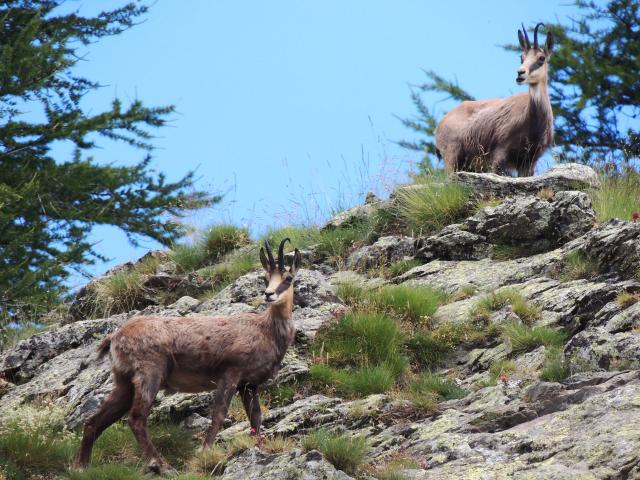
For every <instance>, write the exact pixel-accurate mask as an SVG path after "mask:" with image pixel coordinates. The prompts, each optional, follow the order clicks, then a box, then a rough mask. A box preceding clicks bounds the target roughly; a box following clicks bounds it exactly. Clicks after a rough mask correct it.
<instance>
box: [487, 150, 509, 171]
mask: <svg viewBox="0 0 640 480" xmlns="http://www.w3.org/2000/svg"><path fill="white" fill-rule="evenodd" d="M507 157H508V152H507V151H506V150H505V149H504V148H495V149H494V150H493V152H491V170H492V171H493V173H497V174H498V175H507V173H508V172H507Z"/></svg>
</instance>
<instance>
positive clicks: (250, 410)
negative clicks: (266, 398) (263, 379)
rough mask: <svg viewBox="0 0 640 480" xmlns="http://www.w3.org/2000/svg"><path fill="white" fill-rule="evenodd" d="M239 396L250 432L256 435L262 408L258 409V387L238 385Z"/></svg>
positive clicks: (258, 429)
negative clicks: (249, 425) (247, 419)
mask: <svg viewBox="0 0 640 480" xmlns="http://www.w3.org/2000/svg"><path fill="white" fill-rule="evenodd" d="M240 396H241V397H242V405H243V406H244V411H245V412H246V413H247V417H248V418H249V423H250V424H251V429H252V433H254V434H255V435H258V434H259V433H260V426H261V425H262V410H260V397H259V395H258V387H256V386H255V385H250V384H247V385H243V386H241V387H240Z"/></svg>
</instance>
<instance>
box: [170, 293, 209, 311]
mask: <svg viewBox="0 0 640 480" xmlns="http://www.w3.org/2000/svg"><path fill="white" fill-rule="evenodd" d="M200 303H201V302H200V300H196V299H195V298H193V297H189V296H184V297H180V298H179V299H178V300H177V301H176V302H175V303H173V304H171V305H169V306H168V307H167V308H171V309H174V310H176V311H177V312H178V313H179V314H180V315H186V314H187V313H189V312H193V311H194V310H195V309H196V307H198V306H199V305H200Z"/></svg>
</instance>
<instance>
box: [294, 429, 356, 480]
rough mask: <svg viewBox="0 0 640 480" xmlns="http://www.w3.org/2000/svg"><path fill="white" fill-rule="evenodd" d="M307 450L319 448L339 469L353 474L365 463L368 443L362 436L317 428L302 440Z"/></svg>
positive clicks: (303, 446)
mask: <svg viewBox="0 0 640 480" xmlns="http://www.w3.org/2000/svg"><path fill="white" fill-rule="evenodd" d="M301 444H302V448H303V449H304V450H305V451H307V452H308V451H310V450H318V451H320V452H321V453H322V454H323V455H324V457H325V458H326V459H327V460H328V461H329V462H331V463H332V464H333V466H335V467H336V468H337V469H339V470H342V471H344V472H345V473H347V474H350V475H353V474H355V473H356V472H357V470H358V467H360V465H362V463H364V460H365V456H366V453H367V444H366V441H365V439H364V437H362V436H356V437H350V436H348V435H346V434H342V433H334V432H328V431H326V430H316V431H315V432H311V433H309V434H308V435H305V436H304V437H303V438H302V441H301Z"/></svg>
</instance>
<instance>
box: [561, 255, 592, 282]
mask: <svg viewBox="0 0 640 480" xmlns="http://www.w3.org/2000/svg"><path fill="white" fill-rule="evenodd" d="M563 263H564V264H563V266H562V273H561V274H560V280H562V281H563V282H568V281H571V280H579V279H582V278H586V279H590V278H593V277H595V276H596V275H597V274H598V272H599V270H600V267H599V265H598V263H597V262H596V261H595V260H593V259H591V258H589V256H588V255H587V254H585V253H584V252H582V251H580V250H576V251H573V252H570V253H569V254H567V256H566V257H565V258H564V262H563Z"/></svg>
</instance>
